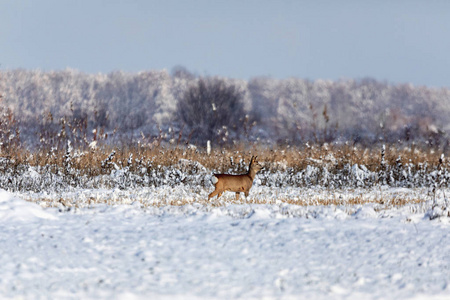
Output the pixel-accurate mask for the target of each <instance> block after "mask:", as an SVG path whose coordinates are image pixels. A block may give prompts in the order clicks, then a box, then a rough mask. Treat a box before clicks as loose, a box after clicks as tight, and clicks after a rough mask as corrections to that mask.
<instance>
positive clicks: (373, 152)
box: [0, 145, 442, 176]
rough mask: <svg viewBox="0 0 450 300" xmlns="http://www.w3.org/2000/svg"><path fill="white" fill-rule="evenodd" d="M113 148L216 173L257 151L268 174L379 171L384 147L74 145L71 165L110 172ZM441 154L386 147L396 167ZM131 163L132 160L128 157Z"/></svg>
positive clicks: (49, 154) (20, 156) (142, 160)
mask: <svg viewBox="0 0 450 300" xmlns="http://www.w3.org/2000/svg"><path fill="white" fill-rule="evenodd" d="M113 151H115V155H114V157H113V158H112V160H111V162H112V163H114V164H116V165H117V166H119V167H126V166H129V167H130V170H131V171H133V170H134V169H136V168H140V167H142V166H145V167H149V168H153V167H156V166H172V165H176V164H177V163H178V162H179V161H180V160H181V159H187V160H191V161H196V162H199V163H200V164H201V165H203V166H204V167H206V168H207V169H210V170H215V171H218V172H222V171H226V170H229V169H230V168H232V169H234V170H236V171H237V172H239V171H242V172H243V171H245V170H246V168H247V166H248V162H249V159H250V157H251V156H252V155H258V160H259V161H260V162H261V163H263V164H264V166H265V170H268V171H270V172H275V171H285V170H286V169H287V168H292V169H293V171H298V170H303V169H305V168H306V167H307V166H308V165H316V166H321V165H327V167H328V169H329V170H333V169H342V168H343V167H344V166H345V165H348V164H349V165H353V164H359V165H364V166H366V167H367V168H368V169H369V170H370V171H378V170H380V162H381V146H380V147H372V148H362V147H354V146H347V145H339V146H330V145H326V146H309V147H306V146H305V147H270V148H269V147H259V146H253V147H250V148H249V147H244V146H236V147H233V148H224V149H218V148H216V149H212V151H211V153H210V155H208V154H207V153H206V149H192V148H189V147H168V148H165V147H162V146H156V147H151V146H141V145H138V146H134V147H127V148H114V147H111V146H104V147H102V148H99V149H85V150H80V149H74V150H73V151H72V152H71V153H70V166H71V167H72V168H74V169H76V170H79V171H80V173H79V174H81V175H88V176H96V175H99V174H106V173H109V171H110V170H109V168H110V167H111V166H112V165H110V166H109V167H108V166H103V167H102V162H103V161H105V160H106V159H107V157H108V156H109V155H110V154H111V153H112V152H113ZM441 154H442V153H441V152H438V151H433V149H418V148H413V147H402V148H399V147H396V146H395V145H388V146H386V154H385V161H386V163H387V164H388V165H392V166H394V165H396V161H397V159H398V158H400V159H401V162H402V164H412V165H414V166H418V165H420V164H424V163H427V164H428V166H430V167H435V166H437V164H438V163H439V158H440V156H441ZM0 157H3V158H7V159H8V160H9V161H10V162H13V163H14V164H19V165H20V164H22V165H25V164H26V165H31V166H53V167H55V168H57V167H59V168H62V169H64V168H65V167H67V151H66V149H59V150H45V149H40V150H37V151H34V152H31V151H29V150H24V149H20V148H19V149H14V150H10V151H8V153H1V154H0ZM130 157H132V158H133V159H132V163H131V164H129V158H130Z"/></svg>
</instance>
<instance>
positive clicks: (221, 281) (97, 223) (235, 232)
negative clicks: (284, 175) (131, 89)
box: [0, 187, 450, 299]
mask: <svg viewBox="0 0 450 300" xmlns="http://www.w3.org/2000/svg"><path fill="white" fill-rule="evenodd" d="M259 188H262V187H259ZM256 190H257V191H258V188H256ZM135 192H136V193H137V194H139V192H137V191H135ZM158 192H161V191H153V193H158ZM184 192H186V190H185V191H184ZM309 192H310V193H312V192H311V191H309ZM372 192H373V191H372ZM400 192H403V193H404V192H405V191H404V190H400V191H399V190H395V191H384V193H385V194H389V193H400ZM84 193H88V192H86V191H84ZM92 193H93V192H92V191H91V194H92ZM97 193H99V194H102V195H103V194H106V195H108V191H97ZM124 193H125V192H124ZM128 193H129V195H130V196H129V198H130V199H132V198H133V196H132V192H128ZM203 193H204V194H205V195H206V193H207V191H204V192H203ZM144 194H145V193H144ZM319 194H320V193H319ZM76 195H79V196H80V195H83V191H79V192H78V193H74V194H73V197H74V198H75V197H76ZM140 195H143V194H140ZM147 195H148V197H150V195H149V194H147ZM188 195H189V193H188ZM205 195H203V194H202V196H205ZM41 196H42V195H41ZM232 196H233V195H232ZM99 197H100V198H101V196H99ZM153 197H161V195H159V194H156V196H155V195H153ZM373 197H376V196H373ZM21 198H23V196H21V194H19V193H17V194H10V193H8V192H5V191H0V232H1V235H0V265H1V266H2V267H1V268H0V298H27V299H29V298H32V299H35V298H53V299H54V298H64V299H66V298H67V299H73V298H83V299H86V298H87V299H97V298H101V299H110V298H115V299H449V297H450V286H449V283H450V243H449V242H448V241H449V239H450V231H449V229H450V228H449V226H450V225H449V222H448V218H447V217H441V216H442V214H441V215H438V217H436V218H434V219H433V220H430V217H429V216H430V214H431V213H430V209H429V207H428V208H425V207H424V209H422V210H418V211H416V212H414V210H412V209H410V208H407V207H406V208H390V209H383V210H380V209H379V207H377V206H376V205H375V204H365V205H354V206H351V205H345V206H334V205H328V206H320V205H319V206H312V205H308V206H299V205H293V204H287V203H284V202H282V201H278V202H274V203H271V204H225V205H222V206H217V207H216V206H212V205H207V204H200V203H196V202H194V203H192V204H186V205H182V206H172V205H159V206H154V205H146V203H145V202H143V200H142V199H138V197H134V201H131V200H130V204H128V205H127V204H120V205H116V204H111V205H108V204H93V205H87V204H86V205H84V206H80V207H79V208H74V209H71V210H70V211H67V210H63V211H62V212H60V211H59V210H58V208H42V207H41V206H40V205H38V204H36V203H31V202H27V201H25V200H23V199H21ZM44 206H45V205H44ZM439 209H441V210H442V208H441V207H439ZM432 211H433V210H432ZM434 213H436V214H437V213H439V212H438V211H436V212H434Z"/></svg>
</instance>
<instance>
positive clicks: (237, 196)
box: [236, 192, 240, 200]
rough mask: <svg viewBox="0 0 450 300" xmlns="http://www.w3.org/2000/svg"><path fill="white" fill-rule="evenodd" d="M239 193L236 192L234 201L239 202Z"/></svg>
mask: <svg viewBox="0 0 450 300" xmlns="http://www.w3.org/2000/svg"><path fill="white" fill-rule="evenodd" d="M239 196H240V193H239V192H236V200H239Z"/></svg>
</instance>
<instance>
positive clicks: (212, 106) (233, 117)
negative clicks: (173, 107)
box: [177, 78, 246, 142]
mask: <svg viewBox="0 0 450 300" xmlns="http://www.w3.org/2000/svg"><path fill="white" fill-rule="evenodd" d="M242 98H243V92H242V91H240V90H239V89H238V88H237V87H236V86H235V85H231V84H227V83H226V82H225V81H224V80H221V79H217V78H200V79H199V80H198V81H197V83H196V84H195V85H192V86H191V87H189V88H188V89H187V91H186V92H185V93H184V96H183V97H182V98H181V99H180V100H179V102H178V106H177V116H178V118H179V120H180V121H181V122H183V123H184V124H186V125H187V126H189V128H190V129H191V131H192V135H191V139H192V141H193V142H201V141H206V140H213V141H220V142H227V141H229V139H230V137H231V136H230V135H239V134H240V133H242V131H243V128H242V127H243V126H242V122H243V121H244V119H245V116H246V113H245V111H244V105H243V102H242Z"/></svg>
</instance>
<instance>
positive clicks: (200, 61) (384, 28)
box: [0, 0, 450, 87]
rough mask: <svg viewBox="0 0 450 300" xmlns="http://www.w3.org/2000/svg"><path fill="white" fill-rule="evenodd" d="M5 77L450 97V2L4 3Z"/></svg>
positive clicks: (1, 53) (0, 59)
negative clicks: (35, 73) (341, 88)
mask: <svg viewBox="0 0 450 300" xmlns="http://www.w3.org/2000/svg"><path fill="white" fill-rule="evenodd" d="M0 49H1V50H0V64H1V65H0V69H3V70H5V69H14V68H25V69H41V70H61V69H65V68H73V69H77V70H80V71H83V72H87V73H98V72H102V73H107V72H110V71H114V70H124V71H131V72H134V71H141V70H159V69H167V70H169V71H170V70H171V69H172V68H173V67H174V66H177V65H182V66H185V67H186V68H187V69H188V70H190V71H192V72H194V73H196V74H198V75H220V76H227V77H233V78H242V79H249V78H252V77H257V76H270V77H273V78H286V77H291V76H294V77H299V78H309V79H318V78H322V79H333V80H336V79H340V78H362V77H373V78H376V79H378V80H387V81H388V82H392V83H405V82H410V83H413V84H415V85H428V86H435V87H440V86H447V87H450V1H445V0H440V1H436V0H431V1H417V0H411V1H383V0H381V1H363V0H360V1H356V0H355V1H333V0H328V1H327V0H323V1H282V0H278V1H253V0H239V1H235V0H229V1H213V0H209V1H206V0H205V1H203V0H195V1H194V0H192V1H174V0H172V1H170V0H169V1H163V0H161V1H144V0H142V1H141V0H139V1H138V0H135V1H131V0H130V1H99V0H87V1H81V0H79V1H63V0H54V1H48V0H41V1H37V0H29V1H22V0H16V1H14V0H11V1H9V0H0Z"/></svg>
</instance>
